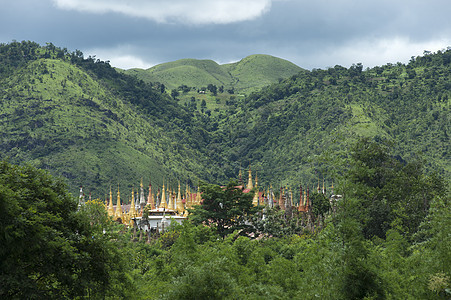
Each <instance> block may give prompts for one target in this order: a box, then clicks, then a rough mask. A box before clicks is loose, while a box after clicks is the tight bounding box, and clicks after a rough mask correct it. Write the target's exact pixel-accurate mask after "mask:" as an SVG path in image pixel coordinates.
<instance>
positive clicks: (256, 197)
mask: <svg viewBox="0 0 451 300" xmlns="http://www.w3.org/2000/svg"><path fill="white" fill-rule="evenodd" d="M258 196H259V195H258V177H257V171H256V172H255V194H254V198H253V199H252V204H253V205H254V206H257V205H259V203H258Z"/></svg>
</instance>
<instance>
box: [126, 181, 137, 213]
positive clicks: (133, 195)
mask: <svg viewBox="0 0 451 300" xmlns="http://www.w3.org/2000/svg"><path fill="white" fill-rule="evenodd" d="M128 215H129V217H130V218H134V217H136V209H135V192H134V191H133V188H132V202H131V204H130V211H129V212H128Z"/></svg>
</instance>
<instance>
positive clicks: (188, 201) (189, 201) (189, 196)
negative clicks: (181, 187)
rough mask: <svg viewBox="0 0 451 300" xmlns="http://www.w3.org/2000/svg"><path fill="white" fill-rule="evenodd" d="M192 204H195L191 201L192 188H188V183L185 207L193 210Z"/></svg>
mask: <svg viewBox="0 0 451 300" xmlns="http://www.w3.org/2000/svg"><path fill="white" fill-rule="evenodd" d="M192 204H193V203H192V201H191V191H190V187H189V186H188V183H187V184H186V196H185V207H186V208H191V206H192Z"/></svg>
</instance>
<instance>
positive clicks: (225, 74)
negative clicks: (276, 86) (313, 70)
mask: <svg viewBox="0 0 451 300" xmlns="http://www.w3.org/2000/svg"><path fill="white" fill-rule="evenodd" d="M301 70H302V69H301V68H300V67H298V66H296V65H295V64H293V63H291V62H289V61H286V60H284V59H280V58H277V57H273V56H270V55H251V56H248V57H246V58H244V59H242V60H240V61H239V62H236V63H231V64H224V65H219V64H217V63H216V62H214V61H212V60H197V59H181V60H177V61H174V62H168V63H163V64H160V65H157V66H154V67H152V68H150V69H147V70H143V69H130V70H125V71H123V72H125V73H126V74H129V75H135V76H136V77H137V78H139V79H141V80H144V81H146V82H160V83H163V84H164V85H165V86H166V87H168V88H169V89H176V88H178V87H179V86H181V85H186V86H188V87H195V88H201V87H205V86H207V85H208V84H213V85H216V86H218V87H219V86H224V87H225V88H226V89H227V88H234V89H235V90H237V91H240V92H246V93H247V92H249V91H252V90H256V89H259V88H261V87H264V86H265V85H268V84H271V83H274V82H277V81H278V80H280V79H283V78H286V77H289V76H291V75H293V74H296V73H297V72H299V71H301Z"/></svg>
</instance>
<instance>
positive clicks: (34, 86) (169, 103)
mask: <svg viewBox="0 0 451 300" xmlns="http://www.w3.org/2000/svg"><path fill="white" fill-rule="evenodd" d="M0 99H1V100H0V101H1V102H0V134H1V142H0V153H1V154H0V156H1V158H2V159H4V158H8V159H9V160H10V161H11V162H15V163H25V162H28V163H31V164H32V165H34V166H36V167H40V168H44V169H49V170H50V171H51V172H52V173H53V174H57V175H62V176H64V177H66V178H67V179H68V180H67V181H68V184H69V185H70V187H71V191H72V192H75V191H76V190H77V186H79V185H84V186H85V190H87V191H93V193H94V194H95V195H96V196H104V195H105V193H106V191H107V190H108V187H109V186H111V185H112V186H113V187H116V186H117V185H118V184H120V186H122V187H123V188H124V189H125V187H127V191H128V188H130V190H131V187H132V186H135V187H136V186H138V184H139V180H140V178H142V177H143V178H144V180H145V181H144V182H145V183H146V184H147V183H148V182H149V176H152V177H153V184H155V185H156V186H158V185H159V186H161V184H162V181H163V178H165V179H166V184H168V182H169V183H171V184H174V185H175V184H176V182H177V180H181V179H183V180H188V179H191V180H193V181H195V184H197V176H198V175H200V174H201V175H202V179H205V180H209V181H214V178H212V177H211V176H212V174H215V176H217V174H221V171H220V170H216V169H215V168H214V165H213V164H212V163H211V162H210V161H209V156H208V155H207V154H206V153H204V151H205V149H206V148H205V144H206V143H207V141H206V140H205V138H204V136H205V137H206V135H205V134H204V131H205V130H208V128H202V127H201V126H200V125H198V124H197V123H198V122H199V121H197V120H196V119H195V118H194V116H193V114H192V113H190V112H187V111H186V109H185V108H184V107H181V106H179V105H178V103H177V102H176V101H174V100H173V99H171V98H170V97H169V96H168V95H167V94H166V93H165V92H164V89H163V87H162V86H161V85H156V84H145V83H144V82H142V81H139V80H137V79H135V78H134V77H131V76H127V75H124V74H120V73H118V72H116V71H115V70H114V68H112V67H111V66H110V65H109V64H108V63H105V62H102V61H99V60H96V59H95V58H94V57H88V58H84V57H83V54H82V53H81V52H79V51H76V52H73V53H71V52H68V51H67V50H66V49H60V48H57V47H55V46H54V45H52V44H48V45H46V46H44V47H41V46H39V45H38V44H36V43H33V42H22V43H17V42H14V43H10V44H6V45H5V44H4V45H1V46H0ZM207 166H208V167H207Z"/></svg>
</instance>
